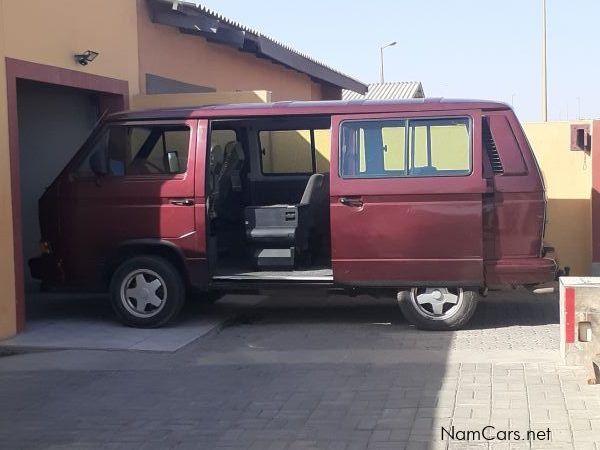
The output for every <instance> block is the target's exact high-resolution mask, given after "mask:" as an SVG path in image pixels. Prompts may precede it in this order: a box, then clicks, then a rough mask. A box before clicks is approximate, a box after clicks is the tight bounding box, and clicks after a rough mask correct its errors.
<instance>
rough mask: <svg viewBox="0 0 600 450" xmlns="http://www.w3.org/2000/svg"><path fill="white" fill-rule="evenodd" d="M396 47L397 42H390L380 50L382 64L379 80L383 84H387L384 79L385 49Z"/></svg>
mask: <svg viewBox="0 0 600 450" xmlns="http://www.w3.org/2000/svg"><path fill="white" fill-rule="evenodd" d="M394 45H396V41H394V42H390V43H389V44H386V45H384V46H383V47H380V48H379V55H380V62H381V70H380V72H379V79H380V81H381V83H385V80H384V77H383V49H385V48H388V47H392V46H394Z"/></svg>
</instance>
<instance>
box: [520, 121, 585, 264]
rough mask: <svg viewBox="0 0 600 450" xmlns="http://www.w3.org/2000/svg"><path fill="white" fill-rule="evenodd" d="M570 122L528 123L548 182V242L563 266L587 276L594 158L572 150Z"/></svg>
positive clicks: (538, 158) (532, 143) (546, 182)
mask: <svg viewBox="0 0 600 450" xmlns="http://www.w3.org/2000/svg"><path fill="white" fill-rule="evenodd" d="M570 126H571V123H570V122H548V123H526V124H524V128H525V133H526V134H527V138H528V139H529V142H530V143H531V146H532V147H533V151H534V153H535V155H536V158H537V160H538V163H539V165H540V168H541V170H542V174H543V176H544V182H545V185H546V196H547V199H548V218H547V224H546V236H545V239H544V240H545V242H546V243H547V244H549V245H552V246H554V247H555V248H556V256H557V257H558V259H559V263H560V266H561V267H565V266H569V267H571V273H572V274H573V275H588V274H589V273H590V270H591V263H592V215H591V202H590V198H591V192H592V161H591V157H590V156H589V155H588V154H586V153H585V152H573V151H570V144H571V131H570Z"/></svg>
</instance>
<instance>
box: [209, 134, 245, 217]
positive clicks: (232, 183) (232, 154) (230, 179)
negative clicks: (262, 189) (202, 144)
mask: <svg viewBox="0 0 600 450" xmlns="http://www.w3.org/2000/svg"><path fill="white" fill-rule="evenodd" d="M243 164H244V150H243V148H242V144H240V143H239V142H237V141H231V142H229V143H227V145H225V150H224V151H223V163H222V165H221V168H220V170H219V172H218V174H216V176H215V179H214V185H213V189H212V195H211V198H212V208H211V209H212V215H211V218H215V217H218V216H221V217H222V216H223V215H226V214H227V213H228V212H229V213H231V214H233V213H235V212H236V211H235V208H233V207H232V206H233V205H230V202H231V201H232V198H231V192H232V191H235V192H239V191H241V190H242V186H241V179H240V172H241V170H242V166H243ZM238 217H239V214H238Z"/></svg>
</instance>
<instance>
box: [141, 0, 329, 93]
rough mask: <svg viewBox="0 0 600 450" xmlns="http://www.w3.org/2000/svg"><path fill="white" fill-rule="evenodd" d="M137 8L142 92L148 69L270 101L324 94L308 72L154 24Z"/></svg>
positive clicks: (145, 10)
mask: <svg viewBox="0 0 600 450" xmlns="http://www.w3.org/2000/svg"><path fill="white" fill-rule="evenodd" d="M138 8H139V10H140V14H139V15H138V21H139V23H138V26H139V42H140V86H142V92H145V76H146V73H151V74H154V75H160V76H162V77H166V78H172V79H175V80H178V81H183V82H186V83H191V84H197V85H201V86H207V87H212V88H214V89H216V90H217V91H236V90H242V91H255V90H268V91H271V92H272V98H273V101H278V100H319V99H321V98H323V93H322V90H323V89H322V88H321V86H320V85H319V84H318V83H315V82H313V81H312V80H311V79H310V77H308V76H307V75H304V74H301V73H299V72H297V71H295V70H291V69H287V68H285V67H284V66H282V65H280V64H274V63H272V62H270V61H269V60H267V59H259V58H257V57H256V56H255V55H254V54H252V53H242V52H240V51H239V50H237V49H235V48H233V47H229V46H226V45H221V44H216V43H212V42H208V41H207V40H206V39H204V38H202V37H200V36H192V35H186V34H182V33H180V32H179V30H178V29H177V28H175V27H171V26H166V25H159V24H155V23H152V22H151V20H150V18H149V16H148V10H147V5H146V2H145V1H143V0H138ZM174 50H176V51H174ZM325 90H327V88H325ZM326 94H327V95H331V93H330V92H326Z"/></svg>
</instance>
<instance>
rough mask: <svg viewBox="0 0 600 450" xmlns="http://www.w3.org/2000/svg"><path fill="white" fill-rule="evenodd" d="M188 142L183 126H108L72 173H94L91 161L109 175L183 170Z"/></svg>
mask: <svg viewBox="0 0 600 450" xmlns="http://www.w3.org/2000/svg"><path fill="white" fill-rule="evenodd" d="M189 145H190V129H189V128H188V127H187V126H185V125H139V126H120V125H113V126H109V127H108V128H107V129H106V130H104V132H103V133H102V134H101V135H100V136H99V138H98V140H97V141H96V143H95V144H94V146H93V148H92V149H91V151H90V153H89V155H88V157H87V158H86V159H85V160H84V161H83V163H82V164H81V165H80V166H79V168H78V169H77V170H76V171H75V174H76V175H78V176H86V175H91V174H93V173H97V171H98V169H97V168H96V170H94V164H95V165H96V166H102V167H104V170H105V172H106V174H107V175H112V176H126V175H127V176H130V175H131V176H135V175H153V174H171V175H174V174H180V173H184V172H185V171H186V170H187V160H188V152H189Z"/></svg>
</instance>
